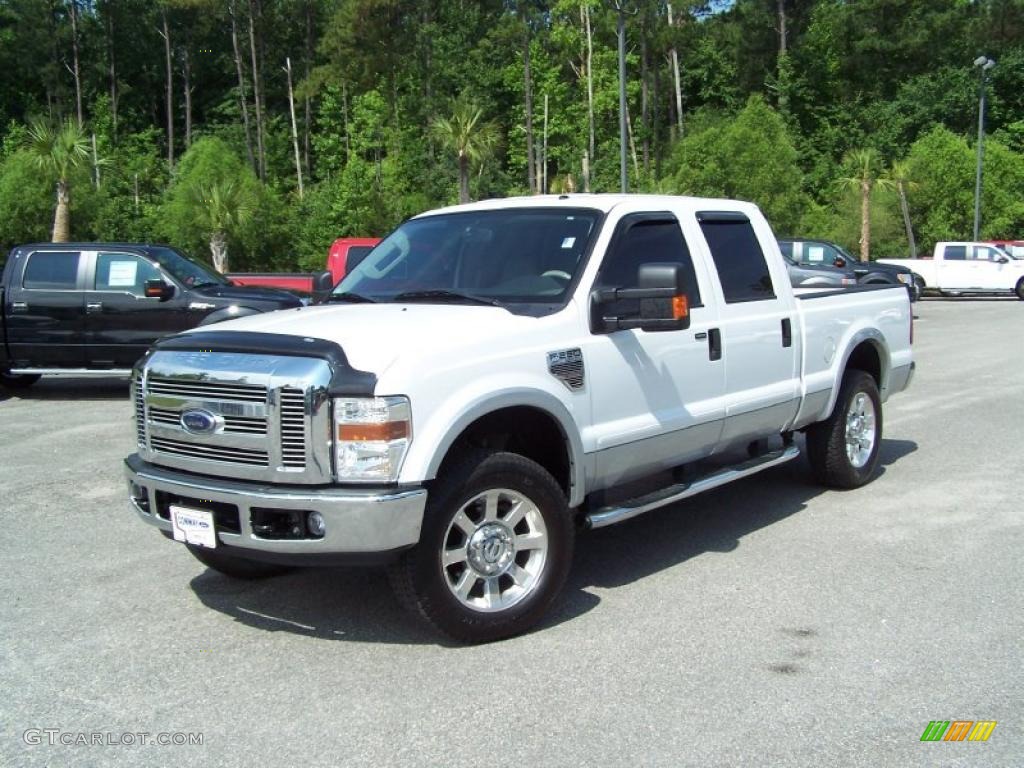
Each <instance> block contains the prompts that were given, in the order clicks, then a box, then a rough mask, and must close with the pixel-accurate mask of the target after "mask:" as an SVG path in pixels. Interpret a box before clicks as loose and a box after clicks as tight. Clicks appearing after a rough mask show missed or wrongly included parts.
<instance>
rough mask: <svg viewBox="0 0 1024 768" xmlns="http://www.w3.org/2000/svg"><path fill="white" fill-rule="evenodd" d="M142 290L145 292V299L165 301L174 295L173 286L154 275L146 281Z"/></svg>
mask: <svg viewBox="0 0 1024 768" xmlns="http://www.w3.org/2000/svg"><path fill="white" fill-rule="evenodd" d="M143 292H144V293H145V294H146V298H147V299H160V301H167V300H168V299H169V298H171V297H172V296H173V295H174V286H173V285H170V284H169V283H165V282H164V281H163V280H161V279H160V278H159V277H154V278H153V279H152V280H147V281H146V284H145V287H144V289H143Z"/></svg>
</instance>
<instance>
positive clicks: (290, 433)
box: [281, 387, 306, 469]
mask: <svg viewBox="0 0 1024 768" xmlns="http://www.w3.org/2000/svg"><path fill="white" fill-rule="evenodd" d="M281 465H282V466H284V467H287V468H289V469H303V468H305V466H306V395H305V393H304V392H303V391H302V390H301V389H295V388H293V387H286V388H284V389H282V390H281Z"/></svg>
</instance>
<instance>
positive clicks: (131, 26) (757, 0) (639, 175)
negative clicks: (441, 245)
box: [0, 0, 1024, 270]
mask: <svg viewBox="0 0 1024 768" xmlns="http://www.w3.org/2000/svg"><path fill="white" fill-rule="evenodd" d="M622 4H623V5H624V8H625V10H627V11H629V13H628V15H627V16H626V37H627V45H626V47H627V77H626V80H627V83H626V84H627V95H628V118H629V121H628V122H629V136H630V141H629V156H628V172H629V185H630V190H631V191H638V192H643V191H648V192H659V193H672V194H694V195H709V196H727V197H735V198H741V199H745V200H751V201H753V202H755V203H757V204H758V205H760V206H761V207H762V209H763V210H764V211H765V213H766V214H767V215H768V217H769V219H770V221H771V223H772V224H773V226H774V227H775V229H776V231H777V232H778V233H779V234H780V236H781V235H792V236H804V237H818V238H825V239H830V240H835V241H837V242H839V243H841V244H843V245H845V246H846V247H847V248H849V249H851V250H853V251H858V250H859V249H860V245H861V240H862V218H863V217H862V203H863V202H864V201H865V200H866V201H867V210H866V214H867V215H868V216H869V217H870V227H871V230H870V234H871V238H870V253H871V256H872V257H880V256H903V255H909V254H910V253H913V252H923V251H928V250H930V248H931V246H932V244H933V243H934V242H935V241H937V240H944V239H968V238H970V236H971V229H972V223H973V212H974V174H975V162H976V155H975V153H976V149H977V122H978V100H979V85H980V78H981V70H980V68H978V67H976V66H975V65H974V61H975V59H976V58H977V57H978V56H986V57H989V58H991V59H992V60H994V61H995V62H996V65H995V66H994V67H993V68H992V69H991V70H989V71H988V73H987V85H986V94H987V106H986V131H987V137H986V140H985V147H984V149H985V166H984V167H985V175H984V188H983V195H982V223H981V236H982V238H983V239H997V238H998V239H1011V238H1024V0H734V1H733V2H727V1H724V0H714V1H713V2H694V1H693V0H677V2H674V3H666V2H663V1H662V0H623V2H622ZM616 20H617V16H616V11H615V10H614V8H613V2H612V0H549V1H547V2H545V1H544V0H516V1H513V0H479V1H478V2H472V1H470V0H0V247H2V248H3V252H4V253H6V250H7V249H8V248H9V247H10V246H11V245H13V244H15V243H19V242H27V241H39V240H48V239H50V237H51V236H52V234H53V228H54V211H55V207H56V204H57V202H58V199H60V198H61V195H63V200H64V201H65V202H66V203H67V210H66V213H67V214H68V215H69V224H68V226H69V232H68V236H69V237H70V238H72V239H77V240H101V241H163V242H168V243H171V244H174V245H176V246H179V247H182V248H184V249H186V250H188V251H190V252H192V253H194V254H196V255H199V256H201V257H203V258H206V259H211V258H212V257H213V255H214V254H212V253H211V245H212V246H213V248H214V250H216V248H217V246H218V238H219V243H220V245H221V246H222V247H223V249H224V252H223V253H222V254H220V258H219V259H218V261H220V262H221V263H220V264H219V266H221V267H224V268H226V267H227V266H228V264H227V263H226V258H227V255H228V254H230V268H231V269H233V270H291V269H296V268H302V269H323V265H324V259H325V255H326V252H327V249H328V246H329V245H330V243H331V242H332V241H333V240H334V239H335V238H337V237H342V236H370V235H383V234H385V233H387V232H388V231H389V230H390V229H392V228H393V227H394V226H395V225H397V224H398V223H399V222H400V221H402V220H403V219H404V218H406V217H408V216H410V215H413V214H415V213H418V212H420V211H423V210H426V209H429V208H432V207H437V206H439V205H443V204H447V203H453V202H456V201H458V200H459V199H460V198H462V199H465V198H467V197H468V198H472V199H481V198H487V197H495V196H504V195H513V194H531V193H542V192H555V193H561V192H571V191H584V190H588V189H589V190H591V191H594V192H615V191H618V189H619V154H618V153H619V133H618V65H617V49H616V46H617V41H616ZM61 185H63V186H61Z"/></svg>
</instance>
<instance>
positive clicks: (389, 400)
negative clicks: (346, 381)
mask: <svg viewBox="0 0 1024 768" xmlns="http://www.w3.org/2000/svg"><path fill="white" fill-rule="evenodd" d="M410 442H412V408H411V407H410V406H409V399H408V398H406V397H342V398H336V399H335V400H334V475H335V478H336V479H337V480H338V482H346V483H348V482H351V483H381V482H394V481H395V480H397V479H398V472H399V470H401V468H402V461H403V459H405V454H406V451H408V450H409V443H410Z"/></svg>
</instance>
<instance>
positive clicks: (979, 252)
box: [974, 245, 998, 261]
mask: <svg viewBox="0 0 1024 768" xmlns="http://www.w3.org/2000/svg"><path fill="white" fill-rule="evenodd" d="M997 255H998V254H997V253H996V249H995V248H989V247H988V246H987V245H976V246H974V258H975V259H976V260H977V261H995V260H996V256H997Z"/></svg>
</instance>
